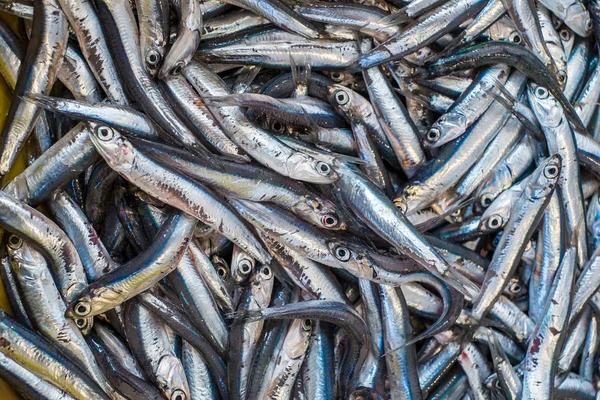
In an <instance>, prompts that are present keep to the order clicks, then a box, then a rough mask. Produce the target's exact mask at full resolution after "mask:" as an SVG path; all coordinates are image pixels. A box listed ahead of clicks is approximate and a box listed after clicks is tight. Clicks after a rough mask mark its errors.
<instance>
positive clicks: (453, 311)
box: [382, 272, 464, 357]
mask: <svg viewBox="0 0 600 400" xmlns="http://www.w3.org/2000/svg"><path fill="white" fill-rule="evenodd" d="M407 278H408V277H407ZM408 281H411V282H419V283H425V284H426V285H427V286H429V287H432V288H433V289H435V290H436V291H437V292H438V294H439V295H440V297H441V299H442V302H443V303H444V309H443V311H442V315H441V316H440V317H439V318H438V319H437V321H435V322H434V323H433V324H432V325H431V326H429V328H427V329H426V330H425V332H423V333H421V334H420V335H417V336H415V337H414V338H412V339H411V340H408V341H407V342H405V343H403V344H402V345H401V346H398V347H397V348H395V349H392V350H389V351H387V352H385V353H384V354H383V355H382V357H383V356H386V355H388V354H390V353H393V352H395V351H398V350H401V349H403V348H405V347H406V346H409V345H411V344H414V343H416V342H418V341H420V340H423V339H426V338H428V337H431V336H434V335H437V334H438V333H440V332H442V331H445V330H446V329H448V328H450V327H451V326H452V325H454V323H455V322H456V319H457V318H458V316H459V315H460V313H461V311H462V309H463V303H464V296H463V295H462V294H461V293H460V292H459V291H457V290H456V289H453V288H452V287H450V286H449V285H447V284H446V283H445V282H443V281H442V280H440V279H438V278H436V277H434V276H433V275H431V274H429V273H426V272H416V273H414V274H413V277H412V279H411V278H409V279H408V280H407V282H408Z"/></svg>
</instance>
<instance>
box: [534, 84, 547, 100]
mask: <svg viewBox="0 0 600 400" xmlns="http://www.w3.org/2000/svg"><path fill="white" fill-rule="evenodd" d="M535 95H536V96H537V97H539V98H540V99H545V98H546V97H548V90H546V88H544V87H541V86H540V87H538V88H537V89H536V90H535Z"/></svg>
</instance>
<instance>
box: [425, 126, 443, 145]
mask: <svg viewBox="0 0 600 400" xmlns="http://www.w3.org/2000/svg"><path fill="white" fill-rule="evenodd" d="M440 136H442V133H441V132H440V130H439V129H436V128H433V129H430V130H429V132H427V140H428V141H429V142H432V143H434V142H437V141H438V140H440Z"/></svg>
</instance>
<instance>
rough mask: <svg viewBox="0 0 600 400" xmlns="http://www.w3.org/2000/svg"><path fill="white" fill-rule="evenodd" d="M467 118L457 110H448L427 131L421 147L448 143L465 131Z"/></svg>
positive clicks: (433, 146)
mask: <svg viewBox="0 0 600 400" xmlns="http://www.w3.org/2000/svg"><path fill="white" fill-rule="evenodd" d="M466 128H467V118H466V117H465V116H464V115H463V114H461V113H457V112H449V113H446V114H444V115H443V116H441V117H440V118H439V119H438V120H437V121H436V122H435V123H434V124H433V126H432V127H431V128H430V129H429V131H427V134H426V135H425V139H424V140H423V147H425V148H435V147H439V146H442V145H444V144H446V143H448V142H449V141H450V140H452V139H454V138H456V137H458V136H460V135H461V134H462V133H464V132H465V131H466Z"/></svg>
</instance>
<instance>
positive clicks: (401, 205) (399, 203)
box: [394, 201, 406, 214]
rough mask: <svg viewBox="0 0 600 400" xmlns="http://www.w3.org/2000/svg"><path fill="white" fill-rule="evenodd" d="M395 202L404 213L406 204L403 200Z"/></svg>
mask: <svg viewBox="0 0 600 400" xmlns="http://www.w3.org/2000/svg"><path fill="white" fill-rule="evenodd" d="M394 204H395V205H396V208H397V209H398V211H400V212H401V213H402V214H404V213H406V204H405V203H404V202H403V201H395V202H394Z"/></svg>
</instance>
